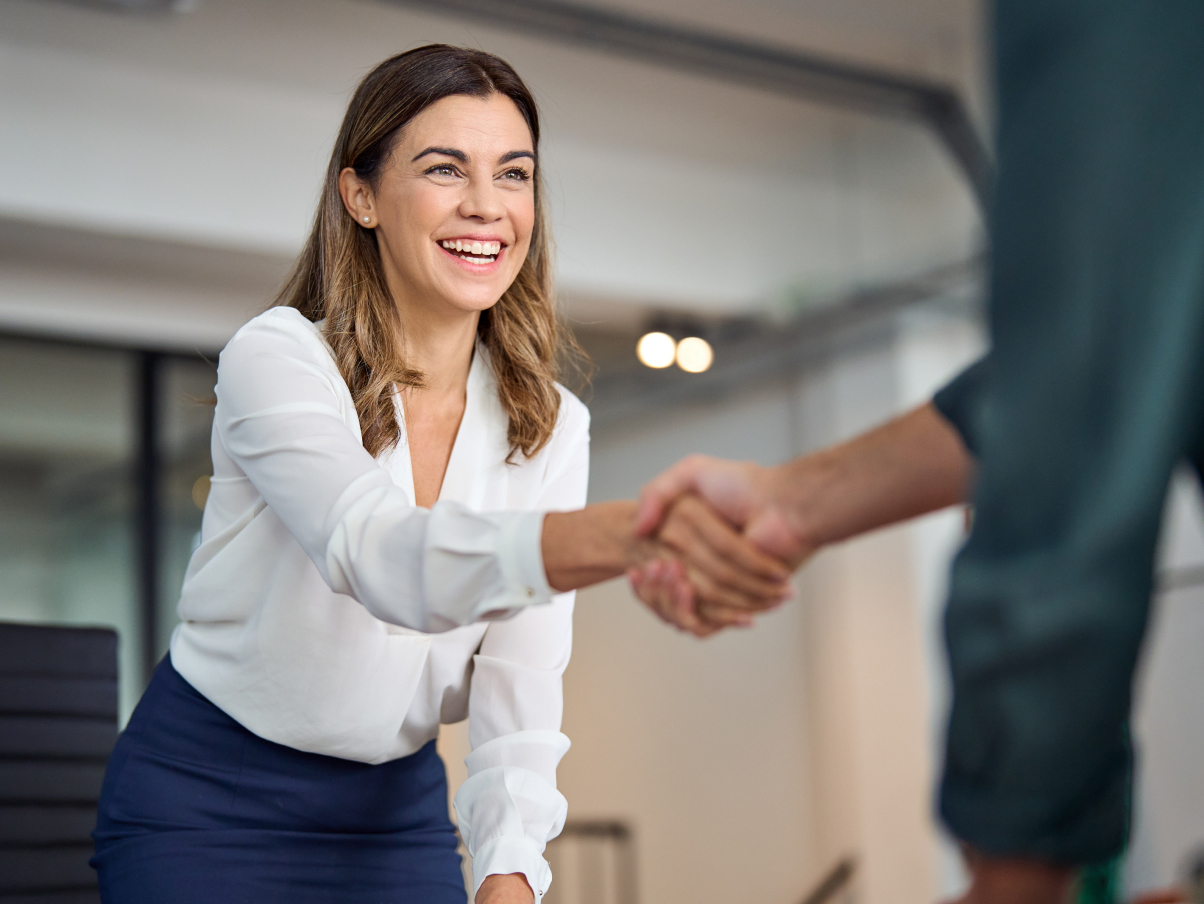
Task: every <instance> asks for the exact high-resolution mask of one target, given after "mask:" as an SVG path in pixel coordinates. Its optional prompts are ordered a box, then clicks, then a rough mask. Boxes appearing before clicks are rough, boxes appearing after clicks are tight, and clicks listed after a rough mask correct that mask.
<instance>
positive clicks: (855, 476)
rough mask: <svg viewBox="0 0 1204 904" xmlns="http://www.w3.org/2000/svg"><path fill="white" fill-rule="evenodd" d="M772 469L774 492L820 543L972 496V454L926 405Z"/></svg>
mask: <svg viewBox="0 0 1204 904" xmlns="http://www.w3.org/2000/svg"><path fill="white" fill-rule="evenodd" d="M774 471H775V473H774V474H773V475H772V477H771V482H772V484H775V485H776V486H774V488H773V489H771V490H770V494H771V496H776V497H777V498H778V499H779V500H781V503H782V504H784V508H785V509H786V511H787V513H788V517H789V519H790V520H791V522H792V524H793V526H794V527H795V529H796V530H798V531H799V532H800V534H801V535H802V536H803V538H804V539H805V540H806V543H807V544H808V545H809V546H810V547H811V548H816V549H817V548H819V547H821V546H824V545H826V544H828V543H835V542H838V541H840V540H845V539H848V538H849V537H853V536H856V535H858V534H861V533H865V532H866V531H870V530H874V529H876V528H879V527H885V526H886V525H888V524H894V523H896V522H898V521H903V520H906V519H908V518H913V517H915V516H917V515H922V514H925V513H927V512H932V511H936V510H938V509H942V508H945V507H946V506H949V505H955V504H957V503H960V502H965V501H967V500H968V498H969V493H970V487H971V484H972V481H973V475H974V459H973V457H972V456H971V455H970V453H969V452H968V451H967V450H966V448H965V446H964V445H963V444H962V441H961V437H960V436H959V435H958V433H957V431H956V430H955V429H954V428H953V427H952V426H951V425H950V424H949V423H948V422H947V421H946V420H945V419H944V418H943V417H942V416H941V414H940V413H939V412H938V411H937V410H936V408H934V407H933V406H932V405H931V404H928V405H923V406H921V407H919V408H916V409H915V410H913V411H910V412H908V413H907V414H904V415H902V416H901V417H898V418H895V419H894V420H893V421H890V422H888V423H886V424H883V425H882V426H881V427H878V428H876V429H874V430H871V431H869V432H868V433H864V434H862V435H861V436H859V437H857V438H855V439H853V440H850V441H849V442H847V443H843V444H841V445H839V446H835V447H833V448H831V449H825V450H822V451H820V452H816V453H814V454H812V455H806V456H803V457H802V458H798V459H795V460H794V461H792V462H789V463H787V464H785V465H782V466H781V467H780V468H776V469H774Z"/></svg>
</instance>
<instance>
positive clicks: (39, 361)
mask: <svg viewBox="0 0 1204 904" xmlns="http://www.w3.org/2000/svg"><path fill="white" fill-rule="evenodd" d="M134 400H135V392H134V361H133V357H132V356H131V355H130V354H128V353H125V352H119V351H111V350H104V349H85V348H77V347H73V346H65V345H56V344H52V343H41V342H33V341H24V340H16V339H0V619H3V620H8V621H26V622H42V623H47V624H56V623H57V624H83V625H108V626H112V627H114V628H116V629H117V632H118V635H119V637H120V657H121V672H120V675H121V714H122V721H123V724H124V720H125V719H126V718H128V716H129V713H130V711H131V710H132V709H133V706H134V703H136V702H137V699H138V696H139V694H141V692H142V687H143V675H142V659H143V657H142V652H141V624H142V621H141V618H140V614H139V605H138V601H137V594H136V591H135V581H134V568H135V559H134V536H133V525H134V519H133V513H134V494H133V482H132V474H133V467H134V423H135V413H134V411H133V406H134Z"/></svg>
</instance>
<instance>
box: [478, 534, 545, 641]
mask: <svg viewBox="0 0 1204 904" xmlns="http://www.w3.org/2000/svg"><path fill="white" fill-rule="evenodd" d="M545 515H547V512H519V513H517V514H515V515H513V516H511V517H509V518H507V519H506V520H505V521H504V522H503V523H502V525H501V528H500V529H499V530H498V534H497V560H498V563H499V565H500V566H501V570H502V582H503V584H504V586H505V595H504V596H503V597H502V598H501V599H498V598H497V597H494V598H492V599H488V600H483V601H482V602H481V603H479V604H478V606H477V609H476V610H475V611H474V612H473V618H472V620H473V621H488V620H491V619H497V618H504V617H506V616H509V615H513V614H514V613H515V612H516V611H518V610H519V609H522V608H523V607H525V606H534V605H538V604H540V603H550V602H551V601H552V596H553V594H554V593H555V591H554V590H552V587H551V585H549V584H548V578H547V575H546V574H545V572H544V567H543V522H544V517H545ZM499 603H500V604H501V605H499Z"/></svg>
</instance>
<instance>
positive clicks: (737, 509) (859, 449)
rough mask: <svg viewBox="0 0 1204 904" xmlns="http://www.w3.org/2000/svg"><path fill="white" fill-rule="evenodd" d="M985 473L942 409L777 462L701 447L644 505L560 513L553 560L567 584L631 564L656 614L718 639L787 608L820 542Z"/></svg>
mask: <svg viewBox="0 0 1204 904" xmlns="http://www.w3.org/2000/svg"><path fill="white" fill-rule="evenodd" d="M973 472H974V461H973V459H972V458H971V456H970V455H969V453H968V451H967V450H966V448H965V447H964V446H963V445H962V442H961V438H960V435H959V434H958V433H957V432H956V431H955V430H954V429H953V428H952V427H951V426H950V425H949V424H948V423H947V422H946V421H945V420H944V418H943V417H942V416H941V415H940V414H939V413H938V412H937V411H936V409H935V408H934V407H933V406H932V405H931V404H928V405H923V406H921V407H919V408H917V409H915V410H914V411H911V412H908V413H907V414H904V415H902V416H901V417H898V418H896V419H895V420H893V421H890V422H888V423H887V424H884V425H882V426H881V427H878V428H876V429H874V430H871V431H869V432H868V433H865V434H863V435H861V436H859V437H856V438H854V439H852V440H849V441H848V442H845V443H842V444H840V445H838V446H834V447H832V448H829V449H824V450H821V451H819V452H814V453H812V454H810V455H806V456H803V457H802V458H797V459H795V460H794V461H790V462H786V463H785V464H782V465H779V466H777V467H773V468H762V467H759V466H758V465H755V464H752V463H750V462H735V461H725V460H722V459H717V458H708V457H706V456H703V455H693V456H691V457H689V458H686V459H684V460H682V461H681V462H679V463H678V464H676V465H674V466H673V467H672V468H670V469H669V470H668V471H666V472H665V473H663V474H661V475H660V476H659V477H657V478H656V479H654V480H653V481H651V482H650V483H649V484H648V485H647V486H645V487H644V490H643V492H642V493H641V495H640V499H639V501H638V502H606V503H600V504H596V505H591V506H587V507H586V508H584V509H581V510H580V511H576V512H554V513H552V514H550V515H548V516H547V519H546V520H545V522H544V531H543V541H542V542H543V557H544V567H545V569H546V571H547V575H548V582H549V584H551V586H552V587H553V588H554V589H556V590H573V589H576V588H578V587H586V586H588V585H590V584H594V583H597V582H599V581H603V580H607V579H609V578H613V577H617V576H618V575H621V574H624V573H626V574H627V576H628V578H629V579H630V581H631V586H632V589H633V590H634V591H635V593H636V595H637V596H638V597H639V598H640V599H641V600H642V601H643V602H644V603H645V604H646V605H647V606H648V607H649V608H650V609H652V611H653V612H655V613H657V614H658V615H659V616H660V617H661V618H663V619H664V620H665V621H667V622H669V623H671V624H674V625H676V626H678V627H679V628H682V629H684V630H687V631H690V632H692V633H693V634H696V635H698V636H700V637H705V636H706V635H708V634H713V633H714V632H715V631H718V630H720V629H722V628H726V627H729V626H732V625H749V624H751V623H752V621H753V618H754V617H755V616H756V615H757V614H758V613H760V612H765V611H767V610H770V609H773V608H776V607H777V606H779V605H780V604H781V603H782V602H783V601H784V600H785V599H786V598H787V597H788V596H789V595H790V574H791V572H793V571H794V570H795V569H796V568H798V567H799V566H800V565H801V564H802V563H803V562H804V561H806V560H807V558H808V557H809V556H811V555H812V554H813V553H814V552H815V551H816V550H818V549H819V548H820V547H822V546H825V545H827V544H829V543H835V542H838V541H840V540H844V539H847V538H849V537H853V536H856V535H858V534H861V533H864V532H866V531H869V530H873V529H875V528H879V527H884V526H886V525H888V524H894V523H897V522H899V521H902V520H905V519H907V518H911V517H914V516H916V515H920V514H923V513H925V512H931V511H936V510H938V509H941V508H944V507H945V506H948V505H953V504H955V503H960V502H965V501H966V499H967V497H968V493H969V486H970V484H971V481H972V477H973Z"/></svg>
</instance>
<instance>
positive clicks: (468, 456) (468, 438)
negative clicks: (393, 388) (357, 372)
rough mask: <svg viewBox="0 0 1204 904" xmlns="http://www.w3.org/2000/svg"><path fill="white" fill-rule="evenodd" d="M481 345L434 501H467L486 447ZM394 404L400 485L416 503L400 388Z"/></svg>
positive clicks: (472, 366)
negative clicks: (400, 455)
mask: <svg viewBox="0 0 1204 904" xmlns="http://www.w3.org/2000/svg"><path fill="white" fill-rule="evenodd" d="M483 358H484V355H483V354H482V349H481V347H480V346H479V345H478V346H476V347H475V348H474V349H473V354H472V364H471V365H469V368H468V383H467V384H466V386H465V389H464V413H463V414H462V415H461V416H460V426H459V427H457V428H456V438H455V439H454V440H453V441H452V450H451V455H450V456H448V459H447V467H446V468H444V470H443V482H442V483H440V485H439V495H438V496H436V497H435V502H436V503H440V502H443V501H444V500H447V499H450V500H453V501H455V502H460V503H463V504H465V505H467V504H470V501H471V497H472V496H473V495H474V494H473V493H472V489H473V485H472V484H473V482H472V477H473V475H474V474H476V473H479V471H480V459H481V456H482V455H483V454H484V451H485V445H486V443H485V442H484V440H485V435H484V434H485V430H486V424H485V411H484V399H483V391H482V390H483V389H484V385H483V384H484V382H485V373H484V368H485V366H486V365H485V362H484V360H483ZM393 399H394V404H393V407H394V409H395V410H396V412H397V419H398V421H399V422H400V426H401V443H399V446H401V448H399V449H398V452H401V453H403V454H404V456H405V461H404V462H401V463H399V464H402V465H403V468H402V471H403V475H402V476H403V478H404V480H405V481H406V483H405V485H404V486H403V487H402V488H403V489H404V490H406V491H407V492H408V493H409V495H410V501H411V502H413V503H414V505H415V506H417V505H418V492H417V490H416V489H415V487H414V457H413V456H412V455H411V454H410V450H411V447H410V435H409V431H408V430H407V428H406V418H405V405H404V404H403V402H402V398H401V391H400V390H398V392H397V393H396V394H395V395H394V397H393Z"/></svg>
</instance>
